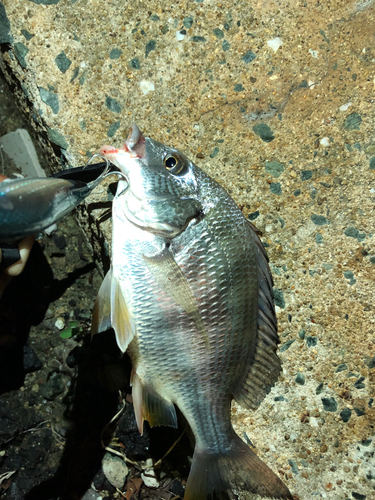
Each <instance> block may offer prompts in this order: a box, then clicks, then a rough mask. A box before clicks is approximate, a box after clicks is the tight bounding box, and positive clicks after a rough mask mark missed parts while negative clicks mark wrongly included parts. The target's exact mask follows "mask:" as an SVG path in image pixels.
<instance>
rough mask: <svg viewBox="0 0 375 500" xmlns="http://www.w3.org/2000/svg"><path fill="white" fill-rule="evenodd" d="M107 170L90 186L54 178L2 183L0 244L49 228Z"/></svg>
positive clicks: (99, 179) (101, 176)
mask: <svg viewBox="0 0 375 500" xmlns="http://www.w3.org/2000/svg"><path fill="white" fill-rule="evenodd" d="M75 170H77V169H71V172H74V171H75ZM79 170H83V169H79ZM107 170H108V166H107V168H106V169H105V170H104V168H103V172H102V173H101V174H100V175H98V177H97V179H95V180H93V181H91V182H83V181H79V180H68V179H60V178H54V177H34V178H25V179H6V180H4V181H3V182H1V183H0V240H8V239H17V238H23V237H25V236H28V235H31V234H36V233H38V232H40V231H43V230H44V229H46V228H47V227H49V226H51V225H52V224H53V223H55V222H57V221H58V220H60V219H61V218H62V217H64V215H66V214H68V213H69V212H71V211H72V210H73V208H75V207H76V206H77V205H78V204H79V203H81V202H82V201H83V200H84V199H85V198H86V197H87V196H88V195H89V194H90V193H91V191H92V190H93V189H94V188H95V187H96V186H97V185H98V184H99V182H100V181H101V180H102V179H103V177H104V176H105V174H106V173H107ZM65 172H69V171H64V173H65Z"/></svg>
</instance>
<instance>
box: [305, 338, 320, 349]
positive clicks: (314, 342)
mask: <svg viewBox="0 0 375 500" xmlns="http://www.w3.org/2000/svg"><path fill="white" fill-rule="evenodd" d="M317 343H318V339H317V338H316V337H312V336H311V335H309V336H308V337H306V344H307V347H314V346H316V345H317Z"/></svg>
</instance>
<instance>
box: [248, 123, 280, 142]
mask: <svg viewBox="0 0 375 500" xmlns="http://www.w3.org/2000/svg"><path fill="white" fill-rule="evenodd" d="M253 131H254V133H255V134H256V135H258V136H259V137H260V138H261V139H262V141H264V142H271V141H273V140H274V138H275V136H274V135H273V132H272V130H271V129H270V127H269V126H268V125H266V124H265V123H258V124H257V125H255V126H254V127H253Z"/></svg>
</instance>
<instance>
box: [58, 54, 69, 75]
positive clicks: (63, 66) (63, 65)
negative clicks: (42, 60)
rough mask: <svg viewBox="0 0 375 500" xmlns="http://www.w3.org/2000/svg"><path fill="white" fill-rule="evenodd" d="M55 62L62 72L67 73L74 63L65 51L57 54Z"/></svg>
mask: <svg viewBox="0 0 375 500" xmlns="http://www.w3.org/2000/svg"><path fill="white" fill-rule="evenodd" d="M55 63H56V66H57V67H58V68H59V70H60V71H61V73H66V72H67V71H68V69H69V68H70V65H71V64H72V61H71V60H70V59H69V58H68V57H67V55H66V54H65V52H64V51H62V52H60V54H59V55H58V56H56V58H55Z"/></svg>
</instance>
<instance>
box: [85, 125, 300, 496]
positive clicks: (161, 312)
mask: <svg viewBox="0 0 375 500" xmlns="http://www.w3.org/2000/svg"><path fill="white" fill-rule="evenodd" d="M101 153H102V154H103V155H104V156H106V157H107V158H108V159H109V160H110V161H112V162H113V163H114V164H115V165H116V166H117V167H118V168H119V169H120V171H121V172H122V174H123V176H124V180H122V181H121V183H122V185H121V187H120V189H118V193H117V194H116V196H115V199H114V201H113V234H112V265H111V270H110V271H109V275H108V276H109V279H107V278H106V279H105V280H104V282H103V285H102V288H103V289H102V288H101V290H100V291H99V295H98V299H97V302H96V304H95V308H94V321H93V325H95V327H94V328H93V333H96V332H99V331H102V330H103V329H105V327H108V324H109V321H108V318H107V317H105V316H104V315H103V314H102V313H101V311H109V310H110V323H111V324H112V325H113V327H114V329H115V333H116V338H117V342H118V345H119V347H120V349H121V350H122V351H125V350H127V351H128V352H129V355H130V358H131V360H132V367H133V371H132V384H133V402H134V409H135V414H136V419H137V423H138V426H139V429H140V431H141V432H142V429H143V421H144V420H148V421H149V423H150V425H151V426H153V425H172V426H176V425H177V418H176V412H175V408H174V405H176V406H178V408H179V409H180V411H181V412H182V413H183V415H184V416H185V418H186V420H187V421H188V423H189V425H190V427H191V429H192V431H193V433H194V436H195V441H196V446H195V451H194V456H193V461H192V467H191V471H190V475H189V478H188V482H187V485H186V491H185V497H184V498H185V500H214V499H219V498H220V500H222V499H225V500H229V498H230V499H238V500H250V499H253V498H255V496H254V495H257V494H259V495H260V496H263V497H267V498H284V499H291V498H292V497H291V494H290V492H289V490H288V489H287V487H286V486H285V485H284V484H283V483H282V481H281V480H280V479H279V478H278V477H277V476H276V475H275V474H274V473H273V472H272V471H271V470H270V469H269V468H268V467H267V466H266V465H265V464H264V463H263V462H262V461H261V460H260V459H259V458H258V457H257V456H256V455H255V454H254V453H253V452H252V451H251V449H250V448H249V447H248V446H247V445H246V444H245V443H244V442H243V441H242V440H241V439H240V438H239V437H238V436H237V435H236V434H235V432H234V430H233V427H232V424H231V419H230V407H231V400H232V399H233V397H234V398H235V399H236V400H237V401H238V402H239V403H240V404H242V405H243V406H244V407H245V408H255V407H256V406H257V405H258V404H259V403H260V401H261V400H262V399H263V398H264V396H265V395H266V394H267V392H268V391H269V390H270V388H271V386H272V385H273V384H274V383H275V382H276V380H277V377H278V374H279V372H280V360H279V359H278V357H277V356H276V347H277V343H278V336H277V323H276V316H275V309H274V305H273V297H272V277H271V275H270V271H269V267H268V260H267V256H266V254H265V251H264V248H263V246H262V244H261V242H260V240H259V238H258V237H257V235H256V233H255V231H254V228H253V226H251V225H250V224H249V223H248V222H247V221H246V219H245V218H244V217H243V215H242V213H241V211H240V210H239V209H238V207H237V206H236V204H235V202H234V201H233V200H232V199H231V198H230V196H229V195H228V194H227V193H226V191H225V190H224V189H223V188H222V187H221V186H219V184H217V183H216V182H215V181H214V180H212V179H211V178H210V177H209V176H208V175H206V174H205V173H204V172H202V171H201V170H200V169H199V168H198V167H196V166H195V165H194V164H193V163H192V162H191V161H190V160H188V158H186V157H185V156H184V155H182V154H181V153H180V152H179V151H177V150H175V149H173V148H170V147H168V146H164V145H163V144H160V143H158V142H157V141H154V140H153V139H150V138H147V137H146V138H145V137H143V135H142V134H141V132H140V131H139V129H138V128H137V127H136V126H133V128H132V131H131V134H130V136H129V138H128V139H127V140H126V141H125V144H124V146H123V147H121V148H118V149H117V148H114V147H112V146H103V147H102V148H101ZM125 188H126V189H125ZM102 301H109V302H110V307H104V308H103V307H101V306H100V303H101V302H102ZM107 314H108V313H107Z"/></svg>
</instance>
